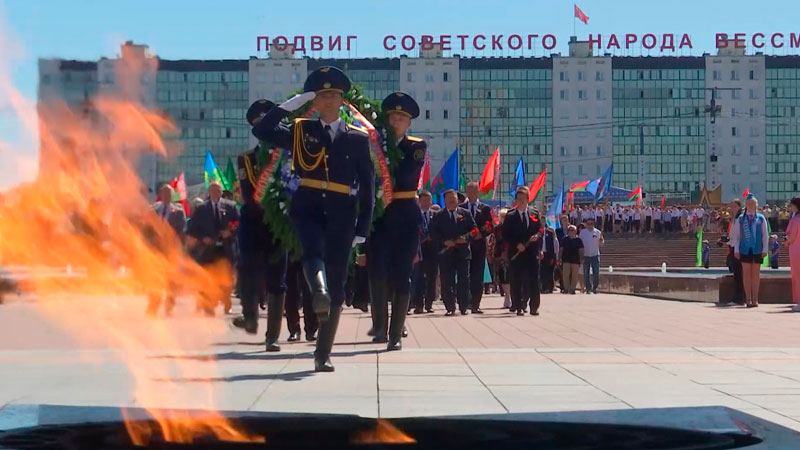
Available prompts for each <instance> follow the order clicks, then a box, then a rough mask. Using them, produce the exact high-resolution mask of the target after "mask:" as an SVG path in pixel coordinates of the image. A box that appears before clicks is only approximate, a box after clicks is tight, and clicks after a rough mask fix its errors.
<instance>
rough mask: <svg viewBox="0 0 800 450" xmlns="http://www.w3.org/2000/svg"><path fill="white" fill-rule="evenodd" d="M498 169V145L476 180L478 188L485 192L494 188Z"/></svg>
mask: <svg viewBox="0 0 800 450" xmlns="http://www.w3.org/2000/svg"><path fill="white" fill-rule="evenodd" d="M499 171H500V147H495V149H494V153H492V156H491V157H490V158H489V161H487V162H486V167H484V168H483V174H481V180H480V182H478V190H479V191H480V192H482V193H487V192H489V191H492V190H494V188H495V184H496V183H497V179H498V178H499V173H498V172H499Z"/></svg>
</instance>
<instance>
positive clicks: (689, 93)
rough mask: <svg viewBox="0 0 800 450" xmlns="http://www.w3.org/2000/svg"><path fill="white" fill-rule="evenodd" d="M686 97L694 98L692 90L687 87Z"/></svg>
mask: <svg viewBox="0 0 800 450" xmlns="http://www.w3.org/2000/svg"><path fill="white" fill-rule="evenodd" d="M686 98H692V90H691V89H686Z"/></svg>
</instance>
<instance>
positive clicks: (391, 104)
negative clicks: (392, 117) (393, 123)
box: [381, 92, 419, 119]
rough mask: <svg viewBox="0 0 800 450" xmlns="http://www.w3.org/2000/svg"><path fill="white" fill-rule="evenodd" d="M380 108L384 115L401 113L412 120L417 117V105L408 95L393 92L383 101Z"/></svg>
mask: <svg viewBox="0 0 800 450" xmlns="http://www.w3.org/2000/svg"><path fill="white" fill-rule="evenodd" d="M381 108H382V109H383V112H384V113H386V114H389V113H401V114H405V115H407V116H409V117H411V118H412V119H416V118H417V116H419V105H417V102H416V101H414V99H413V98H411V96H410V95H408V94H406V93H403V92H393V93H391V94H389V96H388V97H386V98H385V99H383V103H382V104H381Z"/></svg>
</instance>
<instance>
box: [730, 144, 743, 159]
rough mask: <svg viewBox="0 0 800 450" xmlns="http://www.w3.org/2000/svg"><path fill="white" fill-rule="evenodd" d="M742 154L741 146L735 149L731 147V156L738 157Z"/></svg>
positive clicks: (736, 146)
mask: <svg viewBox="0 0 800 450" xmlns="http://www.w3.org/2000/svg"><path fill="white" fill-rule="evenodd" d="M741 153H742V152H740V151H739V146H738V145H734V146H733V147H731V155H734V156H736V155H740V154H741Z"/></svg>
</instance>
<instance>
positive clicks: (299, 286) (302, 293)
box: [286, 261, 319, 334]
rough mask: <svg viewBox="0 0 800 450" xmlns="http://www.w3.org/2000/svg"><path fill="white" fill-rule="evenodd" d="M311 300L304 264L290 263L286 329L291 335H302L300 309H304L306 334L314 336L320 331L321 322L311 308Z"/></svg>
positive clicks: (287, 276) (287, 281)
mask: <svg viewBox="0 0 800 450" xmlns="http://www.w3.org/2000/svg"><path fill="white" fill-rule="evenodd" d="M311 298H312V297H311V291H310V290H309V289H308V283H306V280H305V277H304V275H303V264H301V263H300V262H299V261H296V262H292V263H290V264H289V268H288V270H287V272H286V327H287V328H288V329H289V333H298V334H299V333H300V308H303V324H304V326H305V329H306V334H314V333H316V332H317V330H318V329H319V320H318V319H317V315H316V314H314V309H313V307H312V306H311Z"/></svg>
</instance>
